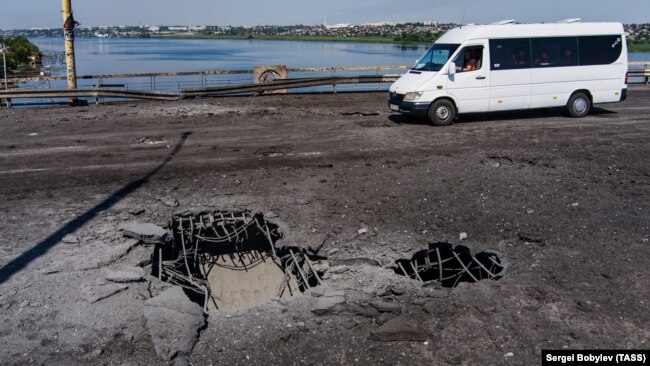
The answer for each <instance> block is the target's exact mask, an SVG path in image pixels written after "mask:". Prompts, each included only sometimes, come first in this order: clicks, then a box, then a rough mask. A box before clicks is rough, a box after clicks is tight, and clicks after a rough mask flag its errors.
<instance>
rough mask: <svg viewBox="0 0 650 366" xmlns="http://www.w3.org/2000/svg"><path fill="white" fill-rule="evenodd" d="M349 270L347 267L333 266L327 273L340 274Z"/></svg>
mask: <svg viewBox="0 0 650 366" xmlns="http://www.w3.org/2000/svg"><path fill="white" fill-rule="evenodd" d="M349 270H350V267H348V266H334V267H331V268H330V269H329V273H331V274H341V273H345V272H347V271H349Z"/></svg>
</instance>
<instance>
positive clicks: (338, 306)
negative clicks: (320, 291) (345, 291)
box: [311, 296, 346, 316]
mask: <svg viewBox="0 0 650 366" xmlns="http://www.w3.org/2000/svg"><path fill="white" fill-rule="evenodd" d="M345 309H346V307H345V297H344V296H323V297H319V298H318V303H317V304H316V306H314V308H312V309H311V312H312V313H314V314H316V315H319V316H322V315H330V314H339V313H340V312H342V311H344V310H345Z"/></svg>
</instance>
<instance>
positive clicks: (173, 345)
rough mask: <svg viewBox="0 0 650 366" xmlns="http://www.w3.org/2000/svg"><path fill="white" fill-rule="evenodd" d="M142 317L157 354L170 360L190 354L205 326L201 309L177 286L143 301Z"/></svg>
mask: <svg viewBox="0 0 650 366" xmlns="http://www.w3.org/2000/svg"><path fill="white" fill-rule="evenodd" d="M144 316H145V318H146V319H147V328H149V333H150V334H151V339H152V340H153V344H154V348H155V349H156V353H157V354H158V356H159V357H160V358H161V359H163V360H165V361H170V360H172V359H174V358H175V357H177V356H189V355H190V354H191V352H192V349H194V345H195V344H196V342H197V340H198V336H199V329H201V328H202V327H203V326H204V325H205V318H204V317H203V309H202V308H201V307H200V306H199V305H197V304H195V303H193V302H192V301H190V299H189V298H188V297H187V296H186V295H185V293H184V292H183V289H181V288H180V287H172V288H170V289H168V290H166V291H164V292H163V293H161V294H160V295H158V296H156V297H153V298H151V299H149V300H147V302H146V303H145V309H144Z"/></svg>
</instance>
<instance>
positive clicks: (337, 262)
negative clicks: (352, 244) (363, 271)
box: [329, 257, 381, 267]
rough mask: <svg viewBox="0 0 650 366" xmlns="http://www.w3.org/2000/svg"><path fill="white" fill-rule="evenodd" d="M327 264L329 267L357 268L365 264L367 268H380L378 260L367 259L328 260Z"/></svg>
mask: <svg viewBox="0 0 650 366" xmlns="http://www.w3.org/2000/svg"><path fill="white" fill-rule="evenodd" d="M329 263H330V265H331V266H358V265H363V264H365V265H368V266H374V267H381V263H379V261H378V260H376V259H373V258H367V257H352V258H337V259H330V260H329Z"/></svg>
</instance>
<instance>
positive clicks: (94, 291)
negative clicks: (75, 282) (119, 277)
mask: <svg viewBox="0 0 650 366" xmlns="http://www.w3.org/2000/svg"><path fill="white" fill-rule="evenodd" d="M127 288H129V287H128V286H125V285H118V284H109V285H103V286H93V287H84V288H82V289H81V297H83V298H84V299H85V300H86V301H88V302H89V303H91V304H94V303H96V302H98V301H101V300H104V299H107V298H109V297H111V296H113V295H116V294H118V293H120V292H122V291H124V290H126V289H127Z"/></svg>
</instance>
